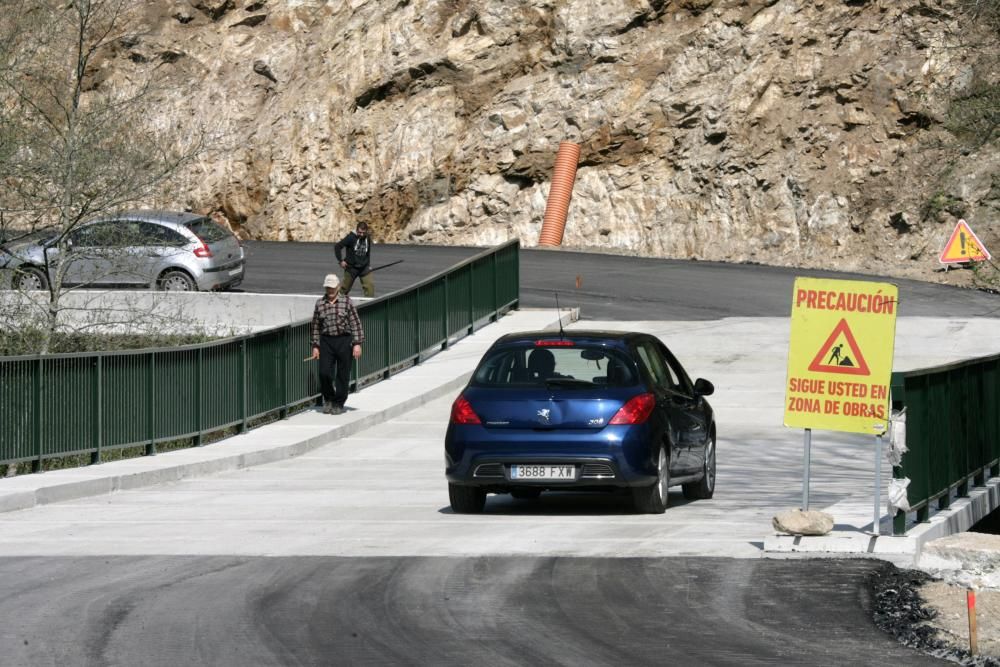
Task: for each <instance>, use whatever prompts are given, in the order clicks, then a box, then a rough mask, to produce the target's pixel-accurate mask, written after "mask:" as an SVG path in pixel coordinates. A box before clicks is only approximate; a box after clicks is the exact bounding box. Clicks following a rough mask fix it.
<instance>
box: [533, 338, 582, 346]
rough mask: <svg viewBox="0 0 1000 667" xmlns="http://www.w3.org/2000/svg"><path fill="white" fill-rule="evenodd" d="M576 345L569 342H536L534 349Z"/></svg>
mask: <svg viewBox="0 0 1000 667" xmlns="http://www.w3.org/2000/svg"><path fill="white" fill-rule="evenodd" d="M575 344H576V343H574V342H573V341H571V340H564V339H560V340H536V341H535V347H573V346H574V345H575Z"/></svg>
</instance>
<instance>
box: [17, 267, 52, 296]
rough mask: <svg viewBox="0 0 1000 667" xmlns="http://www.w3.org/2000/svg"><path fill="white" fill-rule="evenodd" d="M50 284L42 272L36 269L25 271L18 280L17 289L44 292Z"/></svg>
mask: <svg viewBox="0 0 1000 667" xmlns="http://www.w3.org/2000/svg"><path fill="white" fill-rule="evenodd" d="M48 286H49V283H48V281H47V280H45V276H44V275H43V274H42V272H41V271H39V270H38V269H35V268H28V269H24V270H23V271H21V272H20V274H19V275H18V278H17V287H18V289H21V290H26V291H30V290H43V289H47V288H48Z"/></svg>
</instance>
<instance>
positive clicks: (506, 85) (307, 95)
mask: <svg viewBox="0 0 1000 667" xmlns="http://www.w3.org/2000/svg"><path fill="white" fill-rule="evenodd" d="M960 4H961V3H960V2H959V1H958V0H870V1H865V0H813V1H811V2H799V1H798V0H575V1H573V2H570V1H569V0H336V1H334V0H329V1H322V0H252V1H251V0H194V1H189V0H174V1H173V2H167V3H161V2H147V6H146V13H145V15H144V18H143V20H142V22H141V25H139V26H137V29H136V35H135V37H134V38H131V39H129V40H128V43H127V44H124V43H123V45H122V46H121V48H120V49H118V50H117V51H116V52H115V53H113V54H109V55H108V57H107V60H106V61H105V62H104V63H103V66H102V68H103V69H107V70H109V71H111V72H113V73H112V74H111V75H109V76H108V78H107V79H105V81H106V83H105V85H113V83H114V76H121V77H127V76H131V74H130V73H132V72H135V71H137V70H144V71H154V68H155V72H156V73H157V77H158V78H159V79H160V80H161V81H163V82H167V83H169V91H170V92H169V94H168V95H166V96H164V98H163V99H162V101H161V102H160V103H158V105H157V107H156V108H155V109H151V113H152V114H153V116H154V118H153V120H154V121H155V122H160V123H172V124H177V123H178V121H177V119H178V118H190V117H197V118H201V119H210V120H211V124H212V127H213V128H214V129H215V130H216V131H217V134H218V138H219V140H220V141H219V143H218V144H217V145H218V146H219V148H220V150H218V151H216V152H215V153H213V154H212V155H210V156H208V157H207V158H206V159H204V160H202V161H201V163H200V165H199V168H198V169H197V170H195V171H192V172H191V173H190V174H189V178H188V179H187V181H186V183H184V184H182V186H181V187H180V188H179V189H178V188H177V187H176V186H175V187H173V188H171V190H170V192H168V193H165V194H164V198H163V201H161V202H157V203H158V204H160V205H170V206H183V207H190V208H193V209H196V210H200V211H214V212H216V213H217V214H218V215H219V217H222V218H224V219H225V220H226V221H228V222H229V224H230V225H231V226H232V227H233V228H234V229H237V230H238V231H239V233H240V234H241V235H243V236H244V237H252V238H262V239H280V240H329V239H333V238H337V237H339V236H340V235H342V234H343V233H344V232H345V231H346V230H347V229H349V228H351V227H352V226H353V225H354V223H355V222H356V221H359V220H365V221H367V222H368V223H369V224H370V225H372V226H373V228H374V230H375V236H376V238H377V239H381V240H385V241H405V242H428V243H462V244H492V243H496V242H499V241H504V240H507V239H510V238H519V239H521V241H522V242H523V243H524V244H526V245H529V246H530V245H534V244H535V243H536V242H537V238H538V233H539V230H540V226H541V221H542V217H543V213H544V209H545V200H546V196H547V194H548V181H549V178H550V174H551V169H552V165H553V161H554V158H555V153H556V150H557V147H558V144H559V142H560V141H562V140H571V141H576V142H578V143H579V144H580V145H581V147H582V151H581V159H580V167H579V170H578V173H577V180H576V186H575V190H574V194H573V200H572V204H571V206H570V213H569V222H568V226H567V229H566V234H565V237H564V244H565V245H568V246H572V247H580V248H601V249H604V250H608V249H610V250H611V251H615V250H620V251H622V252H626V251H627V252H630V253H636V254H642V255H652V256H662V257H677V258H698V259H706V260H723V261H733V262H761V263H767V264H781V265H796V266H806V267H824V268H839V269H846V270H858V271H864V272H872V273H877V274H882V275H900V276H902V275H909V276H915V277H922V278H928V279H935V278H940V274H935V273H934V271H935V270H937V269H938V268H939V265H938V263H937V254H938V252H940V250H941V248H943V246H944V244H945V242H946V240H947V237H948V234H949V233H950V232H951V229H952V227H953V225H954V223H955V221H956V220H957V219H958V218H959V217H964V218H965V219H967V220H968V221H969V222H970V223H971V224H972V226H973V229H975V231H976V232H977V233H978V234H979V235H980V238H981V239H982V240H983V242H984V243H985V244H986V246H987V248H991V247H993V248H996V252H1000V230H998V227H1000V225H998V224H997V223H998V219H1000V176H998V174H1000V149H998V146H997V143H996V141H994V142H993V143H985V144H983V143H982V142H979V143H977V142H975V141H970V140H968V138H963V139H961V140H960V138H959V137H956V135H955V134H954V133H953V132H952V131H950V130H949V129H946V127H951V126H950V125H949V119H950V114H951V113H952V111H951V109H952V107H951V104H952V101H953V100H955V99H956V98H961V97H962V96H968V95H970V94H972V93H974V92H975V91H977V90H983V89H984V88H983V87H984V86H987V87H988V86H989V85H996V84H997V78H998V76H1000V74H998V72H997V68H996V62H997V60H996V53H995V52H996V43H997V40H996V35H995V34H993V35H990V34H981V35H980V34H977V33H976V32H975V26H970V24H969V23H967V22H966V23H963V19H962V15H961V14H960V12H959V7H960ZM183 127H184V126H183V124H181V125H180V126H179V129H180V130H183ZM951 129H952V130H954V129H955V128H954V127H951ZM953 274H954V272H953Z"/></svg>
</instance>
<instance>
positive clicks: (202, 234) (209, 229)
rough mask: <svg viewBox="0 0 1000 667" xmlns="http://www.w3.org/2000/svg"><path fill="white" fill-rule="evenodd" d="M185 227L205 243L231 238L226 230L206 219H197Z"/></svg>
mask: <svg viewBox="0 0 1000 667" xmlns="http://www.w3.org/2000/svg"><path fill="white" fill-rule="evenodd" d="M185 227H187V228H188V229H190V230H191V231H192V232H193V233H194V235H195V236H197V237H198V238H200V239H201V240H202V241H204V242H205V243H215V242H216V241H224V240H226V239H228V238H229V237H230V236H232V234H231V233H230V232H229V230H228V229H226V228H225V227H223V226H222V225H219V224H217V223H215V222H213V221H212V220H209V219H208V218H199V219H198V220H195V221H194V222H189V223H187V224H186V225H185Z"/></svg>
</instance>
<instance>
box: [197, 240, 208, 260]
mask: <svg viewBox="0 0 1000 667" xmlns="http://www.w3.org/2000/svg"><path fill="white" fill-rule="evenodd" d="M194 256H195V257H211V256H212V251H211V250H209V249H208V246H207V245H205V242H204V241H202V242H201V245H200V246H198V247H197V248H195V249H194Z"/></svg>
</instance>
